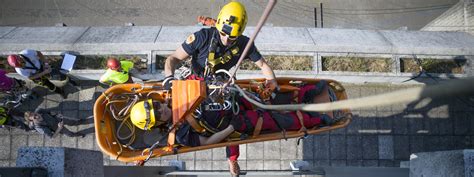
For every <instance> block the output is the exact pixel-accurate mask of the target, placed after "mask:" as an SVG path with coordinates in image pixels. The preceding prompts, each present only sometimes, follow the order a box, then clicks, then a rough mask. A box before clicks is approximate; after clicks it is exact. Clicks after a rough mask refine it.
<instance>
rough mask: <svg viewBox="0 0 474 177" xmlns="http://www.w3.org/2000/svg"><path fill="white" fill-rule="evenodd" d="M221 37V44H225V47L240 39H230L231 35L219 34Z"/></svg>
mask: <svg viewBox="0 0 474 177" xmlns="http://www.w3.org/2000/svg"><path fill="white" fill-rule="evenodd" d="M219 36H220V37H221V42H222V44H224V46H229V45H231V44H232V43H234V42H235V41H236V40H237V38H238V37H229V35H227V34H225V33H223V32H219Z"/></svg>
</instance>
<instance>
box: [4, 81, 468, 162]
mask: <svg viewBox="0 0 474 177" xmlns="http://www.w3.org/2000/svg"><path fill="white" fill-rule="evenodd" d="M344 86H345V87H346V89H347V93H348V95H349V97H350V98H357V97H364V96H369V95H373V94H376V93H385V92H389V91H394V90H399V89H404V88H408V87H413V86H415V85H389V84H361V85H360V84H357V85H356V84H344ZM418 86H419V85H418ZM35 90H36V91H37V92H40V93H42V94H46V93H48V92H47V90H45V89H43V88H35ZM68 90H69V91H74V90H73V89H72V88H68ZM102 91H104V88H102V87H101V86H97V82H93V81H88V82H83V83H82V86H81V87H80V90H77V91H76V92H75V93H72V94H71V95H69V97H68V98H67V99H66V100H63V99H62V98H61V97H60V96H59V95H57V94H52V93H50V94H49V95H47V96H45V97H44V98H43V99H37V100H33V101H30V102H27V103H25V104H23V106H22V108H21V109H23V110H32V109H34V108H36V107H38V106H39V107H47V108H55V109H57V110H60V111H62V112H63V113H65V114H66V115H69V116H75V117H78V118H85V117H87V116H89V115H92V109H93V108H92V107H93V104H94V100H95V98H97V96H98V95H99V94H100V93H101V92H102ZM473 105H474V100H473V99H472V97H471V99H468V98H465V97H456V98H448V99H436V100H432V101H422V102H420V103H419V104H418V103H417V104H409V105H393V106H384V107H374V108H371V109H364V110H353V113H354V115H355V116H354V120H353V122H352V123H351V124H350V125H349V126H348V127H346V128H344V129H339V130H336V131H332V132H327V133H324V134H318V135H313V136H310V137H309V138H308V139H306V140H304V142H303V143H302V144H300V145H299V146H297V145H296V139H289V140H288V141H285V140H278V141H269V142H261V143H254V144H247V145H241V148H240V151H241V155H240V158H239V160H240V164H241V168H242V169H244V170H283V169H289V162H290V161H292V160H297V159H300V160H306V161H309V162H310V163H311V164H312V165H314V166H370V167H394V166H399V163H400V161H404V160H408V159H409V155H410V154H411V153H414V152H428V151H439V150H454V149H467V148H471V149H472V148H474V129H472V127H474V106H473ZM90 127H92V125H87V126H84V125H83V126H78V127H69V128H71V129H72V130H83V129H86V128H90ZM0 142H2V143H1V144H0V166H14V164H15V159H16V158H17V149H18V148H19V147H21V146H63V147H73V148H80V149H92V150H99V148H98V146H97V145H96V142H95V136H94V135H93V134H89V135H87V136H86V137H85V138H70V137H66V136H61V137H57V138H54V139H50V138H47V137H44V136H43V135H39V134H37V133H32V132H24V131H21V130H12V131H7V130H0ZM171 160H182V161H184V162H185V163H186V165H185V166H186V169H188V170H226V169H227V168H228V166H227V162H226V158H225V149H224V148H217V149H211V150H205V151H198V152H191V153H185V154H179V155H174V156H167V157H162V158H157V159H153V160H151V161H149V162H148V163H147V164H146V165H168V162H169V161H171ZM104 164H105V165H125V164H124V163H122V162H118V161H116V160H114V159H110V158H109V157H107V156H104Z"/></svg>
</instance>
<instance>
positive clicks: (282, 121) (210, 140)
mask: <svg viewBox="0 0 474 177" xmlns="http://www.w3.org/2000/svg"><path fill="white" fill-rule="evenodd" d="M330 97H331V96H330V93H329V91H328V86H327V85H326V84H325V83H324V82H322V84H316V85H307V86H303V87H302V88H301V90H300V95H299V97H298V102H301V103H322V102H329V101H331V99H330ZM332 99H333V100H334V98H332ZM238 100H239V101H238V102H239V105H240V112H239V113H238V114H237V115H234V114H233V113H232V111H206V110H203V111H202V112H200V114H199V115H198V116H196V121H197V122H198V123H199V126H202V128H204V129H205V131H204V132H201V133H199V132H198V131H196V130H195V129H193V126H192V125H191V124H190V123H188V122H184V123H183V124H182V125H181V126H180V127H178V129H177V131H176V142H177V143H178V144H180V145H183V146H191V147H195V146H200V145H209V144H215V143H219V142H221V141H222V140H224V139H226V138H227V137H229V135H231V136H234V137H235V134H236V133H237V134H238V135H239V136H240V138H245V137H247V136H246V135H254V133H255V129H256V128H257V127H258V129H259V131H258V133H260V132H262V133H274V132H280V131H283V130H287V131H298V130H301V128H302V124H301V122H303V125H304V127H306V128H313V127H319V126H321V125H330V124H333V123H334V119H333V113H332V112H328V113H317V112H300V111H286V112H277V111H264V110H255V109H254V108H253V107H252V105H250V103H249V102H248V101H246V100H245V99H244V98H239V99H238ZM171 117H172V111H171V108H169V107H168V106H167V105H165V104H163V103H161V102H159V101H157V100H151V99H149V100H147V101H146V102H145V101H140V102H138V103H136V104H135V105H134V106H133V107H132V110H131V113H130V118H131V121H132V123H133V124H134V125H135V126H137V127H138V128H140V129H142V130H145V131H146V130H150V129H154V128H158V127H160V126H161V127H163V125H165V127H166V125H167V124H169V122H170V121H171V120H172V118H171ZM259 119H261V120H260V123H259ZM259 124H260V125H259Z"/></svg>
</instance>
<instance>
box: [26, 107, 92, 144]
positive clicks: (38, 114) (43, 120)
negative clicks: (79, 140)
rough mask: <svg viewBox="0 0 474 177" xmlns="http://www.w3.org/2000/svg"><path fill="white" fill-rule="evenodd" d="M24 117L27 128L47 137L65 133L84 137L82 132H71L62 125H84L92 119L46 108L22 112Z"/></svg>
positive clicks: (70, 135)
mask: <svg viewBox="0 0 474 177" xmlns="http://www.w3.org/2000/svg"><path fill="white" fill-rule="evenodd" d="M24 118H25V120H26V124H27V125H28V126H29V128H31V129H34V130H36V131H37V132H38V133H40V134H43V135H46V136H47V137H49V138H55V137H57V136H58V135H59V134H65V135H66V136H69V137H84V136H85V134H84V133H81V132H72V131H70V130H69V129H67V128H66V127H64V124H66V125H84V124H89V123H91V121H93V117H92V116H90V117H88V118H86V119H77V118H70V117H65V116H63V115H62V114H60V113H57V112H53V111H49V110H46V109H37V110H35V111H34V112H31V111H27V112H25V113H24Z"/></svg>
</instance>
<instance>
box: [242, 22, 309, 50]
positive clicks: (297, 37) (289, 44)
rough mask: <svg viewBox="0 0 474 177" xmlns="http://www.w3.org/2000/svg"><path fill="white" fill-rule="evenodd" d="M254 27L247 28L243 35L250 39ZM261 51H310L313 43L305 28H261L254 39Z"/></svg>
mask: <svg viewBox="0 0 474 177" xmlns="http://www.w3.org/2000/svg"><path fill="white" fill-rule="evenodd" d="M254 32H255V27H248V28H246V29H245V31H244V35H246V36H248V37H251V36H252V35H253V33H254ZM255 44H256V45H257V48H258V49H259V50H261V51H277V52H281V51H311V49H312V46H314V42H313V40H312V38H311V35H310V34H309V32H308V30H307V29H306V28H295V27H263V28H262V29H261V30H260V33H259V34H258V36H257V38H256V39H255Z"/></svg>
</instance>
